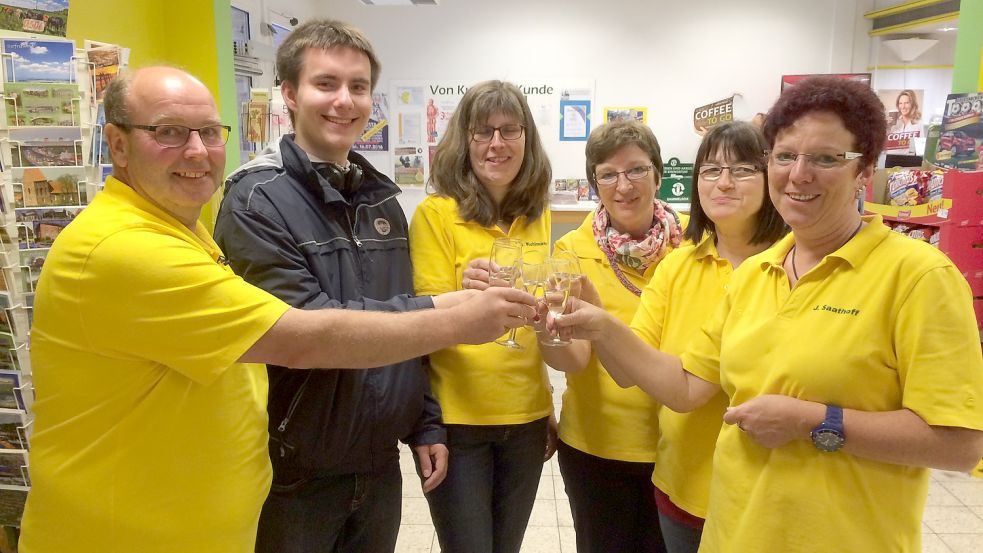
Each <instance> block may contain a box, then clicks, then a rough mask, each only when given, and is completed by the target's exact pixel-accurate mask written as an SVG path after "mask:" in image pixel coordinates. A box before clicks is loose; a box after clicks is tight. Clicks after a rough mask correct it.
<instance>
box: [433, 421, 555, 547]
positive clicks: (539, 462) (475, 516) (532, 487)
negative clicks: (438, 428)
mask: <svg viewBox="0 0 983 553" xmlns="http://www.w3.org/2000/svg"><path fill="white" fill-rule="evenodd" d="M447 447H448V449H449V450H450V459H449V460H448V465H447V478H446V479H444V481H443V482H442V483H441V484H440V485H439V486H437V488H436V489H435V490H433V491H432V492H430V493H428V494H427V501H429V502H430V514H431V515H432V516H433V524H434V527H435V528H436V530H437V540H438V541H439V542H440V549H441V551H442V553H518V551H519V547H520V546H521V545H522V536H523V535H524V534H525V532H526V524H528V523H529V515H530V513H532V507H533V502H534V501H535V500H536V489H537V488H538V487H539V478H540V476H541V475H542V473H543V455H544V453H545V452H546V419H545V418H543V419H539V420H537V421H533V422H530V423H526V424H512V425H501V426H472V425H458V424H451V425H447Z"/></svg>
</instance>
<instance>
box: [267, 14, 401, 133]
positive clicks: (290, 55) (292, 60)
mask: <svg viewBox="0 0 983 553" xmlns="http://www.w3.org/2000/svg"><path fill="white" fill-rule="evenodd" d="M335 47H343V48H351V49H352V50H356V51H359V52H362V53H363V54H365V55H366V57H368V58H369V66H370V67H371V70H372V89H373V90H375V85H376V83H378V82H379V73H380V72H381V71H382V65H381V64H380V63H379V59H378V58H376V57H375V51H374V50H373V49H372V43H370V42H369V39H367V38H365V35H363V34H362V32H361V31H359V30H358V29H356V28H355V27H352V26H351V25H349V24H347V23H343V22H341V21H337V20H334V19H312V20H310V21H307V22H305V23H304V24H303V25H301V26H300V27H297V28H296V29H294V30H293V31H291V32H290V34H289V35H287V38H286V39H285V40H284V41H283V43H282V44H280V47H279V48H278V49H277V51H276V72H277V75H278V76H279V78H280V80H281V81H286V82H288V83H290V84H292V85H294V86H297V85H299V84H300V73H301V70H302V69H303V60H304V52H305V51H306V50H307V49H308V48H316V49H318V50H329V49H331V48H335ZM293 120H294V113H293V112H292V111H291V112H290V121H291V122H293Z"/></svg>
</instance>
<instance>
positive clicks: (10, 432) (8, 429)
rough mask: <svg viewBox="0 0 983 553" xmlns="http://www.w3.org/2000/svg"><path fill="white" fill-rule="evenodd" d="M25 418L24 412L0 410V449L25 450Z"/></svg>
mask: <svg viewBox="0 0 983 553" xmlns="http://www.w3.org/2000/svg"><path fill="white" fill-rule="evenodd" d="M26 435H27V417H26V414H25V413H24V411H20V410H17V409H0V449H27V440H26V439H25V436H26Z"/></svg>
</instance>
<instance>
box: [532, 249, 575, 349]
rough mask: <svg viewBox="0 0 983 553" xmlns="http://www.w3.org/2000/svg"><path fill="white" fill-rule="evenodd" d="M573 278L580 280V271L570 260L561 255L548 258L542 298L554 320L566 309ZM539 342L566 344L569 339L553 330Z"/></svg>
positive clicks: (550, 344) (555, 344) (553, 344)
mask: <svg viewBox="0 0 983 553" xmlns="http://www.w3.org/2000/svg"><path fill="white" fill-rule="evenodd" d="M575 280H576V281H579V280H580V273H579V272H578V271H577V266H576V265H574V262H573V261H572V260H570V259H566V258H563V257H552V258H550V260H549V278H547V279H546V282H545V283H544V287H545V288H544V290H543V300H544V301H545V302H546V307H547V309H549V312H550V314H551V315H552V316H553V319H554V320H555V319H556V318H557V317H559V316H560V315H562V314H563V312H564V311H565V310H566V308H567V300H568V299H569V298H570V289H571V286H572V285H573V282H574V281H575ZM539 343H540V344H542V345H544V346H566V345H569V344H570V340H563V339H561V338H560V336H559V334H558V332H553V333H551V335H550V336H549V337H548V338H545V339H543V338H540V341H539Z"/></svg>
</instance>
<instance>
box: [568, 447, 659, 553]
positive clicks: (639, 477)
mask: <svg viewBox="0 0 983 553" xmlns="http://www.w3.org/2000/svg"><path fill="white" fill-rule="evenodd" d="M557 455H558V457H557V461H558V462H559V464H560V474H561V475H563V486H564V488H565V489H566V492H567V497H568V498H570V511H571V512H572V513H573V527H574V530H575V531H576V532H577V553H609V552H611V551H617V552H619V553H634V552H638V553H665V551H666V546H665V544H664V543H663V541H662V531H661V530H660V528H659V511H658V509H657V508H656V505H655V486H654V485H653V484H652V470H653V469H654V468H655V464H654V463H630V462H627V461H613V460H611V459H604V458H601V457H597V456H594V455H591V454H589V453H584V452H583V451H580V450H578V449H575V448H573V447H570V446H569V445H567V444H565V443H563V442H562V441H561V442H560V445H559V448H558V449H557Z"/></svg>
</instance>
